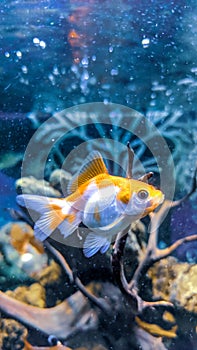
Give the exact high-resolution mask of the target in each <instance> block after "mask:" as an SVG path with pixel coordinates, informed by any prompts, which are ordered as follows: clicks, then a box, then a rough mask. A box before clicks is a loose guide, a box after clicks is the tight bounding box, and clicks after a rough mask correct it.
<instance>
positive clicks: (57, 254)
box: [44, 241, 110, 313]
mask: <svg viewBox="0 0 197 350" xmlns="http://www.w3.org/2000/svg"><path fill="white" fill-rule="evenodd" d="M44 245H45V247H46V248H47V250H48V251H50V253H51V254H52V256H53V257H54V258H55V260H56V261H57V262H58V263H59V265H60V266H61V267H62V269H63V271H64V272H65V273H66V275H67V276H68V278H69V281H70V283H71V284H73V285H74V286H76V288H77V289H78V290H80V292H81V293H82V294H83V295H84V296H85V297H87V298H88V299H89V301H90V302H91V303H92V304H93V305H95V306H97V307H98V308H99V309H100V310H102V311H103V312H105V313H108V312H109V311H110V308H109V305H108V304H107V302H106V301H105V300H104V299H99V298H97V297H96V296H95V295H93V294H92V293H91V292H90V291H88V289H87V288H86V287H85V286H84V285H83V283H82V282H81V280H80V279H79V278H78V277H77V276H74V274H73V272H72V270H71V268H70V266H69V265H68V263H67V261H66V259H65V257H63V255H62V254H61V253H60V252H59V251H58V250H57V249H55V248H54V247H53V246H52V245H51V244H50V243H49V242H47V241H45V242H44Z"/></svg>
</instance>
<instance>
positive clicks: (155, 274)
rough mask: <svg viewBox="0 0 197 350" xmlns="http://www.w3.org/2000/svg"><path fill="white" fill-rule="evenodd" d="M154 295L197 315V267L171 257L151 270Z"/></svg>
mask: <svg viewBox="0 0 197 350" xmlns="http://www.w3.org/2000/svg"><path fill="white" fill-rule="evenodd" d="M149 276H150V277H151V279H152V286H153V295H154V296H155V297H159V298H161V299H164V300H168V301H170V302H173V303H174V304H175V305H176V306H178V307H181V308H184V309H186V310H187V311H189V312H193V313H197V265H194V264H188V263H179V262H178V261H177V260H176V259H175V258H173V257H169V258H167V259H163V260H161V261H159V262H158V263H157V264H155V265H154V266H153V267H152V268H151V269H150V270H149Z"/></svg>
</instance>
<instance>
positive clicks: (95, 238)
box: [83, 233, 110, 258]
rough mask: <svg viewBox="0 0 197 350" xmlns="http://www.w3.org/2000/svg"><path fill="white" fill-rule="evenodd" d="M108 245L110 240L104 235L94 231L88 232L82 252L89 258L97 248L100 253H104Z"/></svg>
mask: <svg viewBox="0 0 197 350" xmlns="http://www.w3.org/2000/svg"><path fill="white" fill-rule="evenodd" d="M109 247H110V242H109V241H108V239H107V238H106V237H102V236H99V235H97V234H94V233H89V234H88V236H87V237H86V239H85V242H84V246H83V252H84V255H85V256H86V258H90V257H91V256H93V255H95V254H96V253H97V252H98V251H99V250H100V252H101V254H104V253H106V251H107V250H108V249H109Z"/></svg>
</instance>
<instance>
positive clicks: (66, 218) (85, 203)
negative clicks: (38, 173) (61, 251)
mask: <svg viewBox="0 0 197 350" xmlns="http://www.w3.org/2000/svg"><path fill="white" fill-rule="evenodd" d="M68 190H69V193H70V195H69V196H67V197H66V198H60V199H59V198H48V197H44V196H36V195H29V194H23V195H19V196H18V197H17V202H18V204H19V205H21V206H25V207H27V208H28V209H32V210H34V211H37V212H38V213H39V214H40V218H39V219H38V220H37V221H36V223H35V226H34V232H35V235H36V237H37V238H38V239H39V240H41V241H43V240H44V239H46V238H47V237H49V236H50V235H51V234H52V232H53V231H54V230H55V229H57V228H58V229H59V231H60V232H61V234H62V235H63V236H64V237H65V238H66V237H68V236H69V235H70V234H72V233H73V232H74V231H75V230H76V229H77V227H78V226H79V224H80V223H81V222H82V223H83V224H84V225H85V226H87V227H88V228H89V229H90V231H91V232H90V233H89V234H88V235H87V237H86V239H85V242H84V246H83V251H84V254H85V256H86V257H88V258H89V257H91V256H93V255H94V254H96V253H97V252H98V251H100V252H101V253H102V254H103V253H105V252H106V251H107V250H108V248H109V246H110V244H111V240H112V237H114V236H115V235H117V234H118V233H119V232H120V231H122V230H124V229H125V228H127V227H128V226H129V225H130V224H131V223H132V222H134V221H136V220H137V219H140V218H142V217H144V216H146V215H147V214H148V213H150V212H152V211H153V210H154V209H155V208H157V207H158V205H159V204H161V203H162V202H163V200H164V195H163V193H162V192H161V191H160V190H157V189H156V188H155V187H153V186H151V185H149V184H147V183H144V182H142V181H139V180H134V179H129V178H123V177H119V176H112V175H110V174H109V173H108V171H107V168H106V166H105V163H104V161H103V159H102V156H101V154H100V153H99V152H92V153H91V155H90V156H89V157H88V158H87V163H86V165H84V166H82V168H81V170H80V171H79V173H78V174H77V175H76V176H75V177H74V179H72V181H71V183H70V185H69V189H68Z"/></svg>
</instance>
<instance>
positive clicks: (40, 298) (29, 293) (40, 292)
mask: <svg viewBox="0 0 197 350" xmlns="http://www.w3.org/2000/svg"><path fill="white" fill-rule="evenodd" d="M6 294H7V295H9V296H10V297H12V298H14V299H16V300H19V301H22V302H24V303H26V304H29V305H32V306H37V307H42V308H43V307H45V306H46V302H45V299H46V295H45V289H44V287H42V286H41V285H40V284H39V283H33V284H32V285H31V286H29V287H25V286H22V287H18V288H16V289H15V290H14V291H10V290H9V291H7V292H6Z"/></svg>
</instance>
